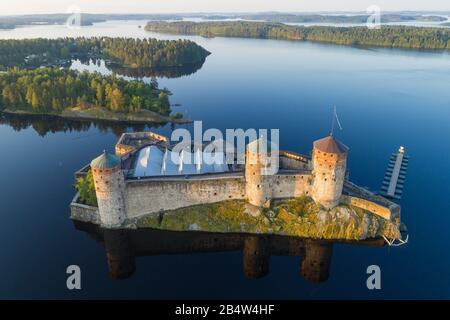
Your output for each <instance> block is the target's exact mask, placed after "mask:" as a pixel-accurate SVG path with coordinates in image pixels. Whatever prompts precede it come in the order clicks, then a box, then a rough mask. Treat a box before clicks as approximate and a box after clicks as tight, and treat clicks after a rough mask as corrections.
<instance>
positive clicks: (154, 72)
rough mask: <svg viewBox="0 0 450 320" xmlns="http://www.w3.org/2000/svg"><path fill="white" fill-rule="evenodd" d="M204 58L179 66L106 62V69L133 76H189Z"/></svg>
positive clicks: (198, 67) (195, 70)
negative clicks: (132, 66)
mask: <svg viewBox="0 0 450 320" xmlns="http://www.w3.org/2000/svg"><path fill="white" fill-rule="evenodd" d="M205 61H206V60H203V61H202V62H201V63H195V64H189V65H185V66H181V67H158V68H127V67H121V66H118V65H114V64H106V67H107V69H109V70H111V71H112V72H114V73H117V74H118V75H121V76H125V77H133V78H145V77H147V78H151V77H157V78H169V79H170V78H181V77H184V76H189V75H191V74H194V73H196V72H197V71H198V70H200V69H201V68H202V66H203V64H204V63H205Z"/></svg>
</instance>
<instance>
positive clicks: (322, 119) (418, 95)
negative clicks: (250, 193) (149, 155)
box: [0, 21, 450, 299]
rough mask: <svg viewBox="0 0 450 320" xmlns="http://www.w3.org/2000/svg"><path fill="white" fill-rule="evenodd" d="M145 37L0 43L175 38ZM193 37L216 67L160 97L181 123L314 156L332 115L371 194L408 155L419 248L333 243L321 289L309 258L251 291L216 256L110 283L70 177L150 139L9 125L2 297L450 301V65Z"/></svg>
mask: <svg viewBox="0 0 450 320" xmlns="http://www.w3.org/2000/svg"><path fill="white" fill-rule="evenodd" d="M138 25H144V22H141V21H131V22H108V23H102V24H97V25H95V26H92V27H86V28H83V29H81V30H68V29H66V28H65V27H61V26H45V27H41V26H40V27H29V28H21V29H16V30H11V31H1V32H0V38H24V37H61V36H78V35H85V36H95V35H109V36H133V37H144V36H155V37H158V38H167V39H173V38H178V37H174V36H166V35H155V34H146V33H145V32H144V31H143V30H142V29H139V28H138ZM188 38H189V39H193V40H195V41H197V42H198V43H199V44H200V45H202V46H204V47H205V48H206V49H208V50H209V51H210V52H212V55H211V56H209V57H208V59H207V61H206V62H205V64H204V65H203V67H202V68H201V69H200V70H198V71H197V72H196V73H194V74H192V75H189V76H184V77H181V78H176V79H167V78H163V79H160V84H161V85H162V86H166V87H167V88H169V89H170V90H171V91H172V92H173V94H174V95H173V97H172V103H180V104H182V106H181V107H174V111H180V112H183V113H184V114H185V115H186V116H187V117H189V118H192V119H196V120H203V126H204V128H210V127H215V128H219V129H226V128H243V129H246V128H280V136H281V137H280V143H281V147H282V148H283V149H290V150H295V151H298V152H303V153H308V152H309V150H310V149H311V143H312V141H313V140H314V139H317V138H320V137H323V136H324V135H326V134H327V133H328V130H329V126H330V110H331V106H332V105H334V104H336V105H337V106H338V111H339V115H340V119H341V122H342V125H343V129H344V130H343V131H341V132H339V133H338V135H339V138H340V139H341V140H342V141H344V142H345V143H346V144H347V145H348V146H349V147H350V148H351V151H350V152H351V153H350V159H349V170H350V176H351V179H352V181H354V182H356V183H358V184H360V185H363V186H368V187H369V188H371V189H372V190H377V189H378V188H379V187H380V185H381V181H382V179H383V176H384V171H385V168H386V165H387V161H388V157H389V155H390V153H391V152H393V151H394V150H396V149H397V148H398V147H399V146H400V145H404V146H405V147H406V150H407V153H409V155H410V156H411V161H410V166H409V169H408V177H407V184H406V186H405V193H404V197H403V200H402V201H401V204H402V213H403V221H404V222H405V223H406V225H407V226H408V229H409V233H410V242H409V244H408V245H407V246H404V247H401V248H386V247H384V248H379V247H367V246H351V245H343V244H334V245H333V253H332V259H331V265H330V270H329V278H328V280H327V281H324V282H322V283H320V284H316V283H312V282H310V281H308V280H307V279H305V278H304V277H302V276H301V275H300V271H299V270H300V267H299V266H300V258H299V257H296V256H290V257H288V256H283V255H281V256H272V257H271V258H270V273H269V274H267V275H266V276H265V277H263V278H261V279H259V280H254V279H249V278H248V277H246V275H245V272H243V267H242V265H243V260H244V259H243V253H242V251H241V250H235V251H221V250H219V249H218V250H215V251H214V252H209V253H201V252H194V253H192V254H188V253H187V252H178V253H176V254H173V252H161V253H160V254H158V255H151V256H149V255H145V254H144V255H139V256H138V257H136V259H135V267H136V272H135V273H134V275H133V276H132V277H130V278H128V279H127V280H122V281H118V280H113V279H112V278H111V276H110V274H109V271H108V264H107V259H106V254H105V249H104V247H103V246H102V245H101V244H100V243H99V241H96V240H95V239H94V237H95V235H94V234H92V233H89V232H83V231H81V230H78V229H77V228H76V227H75V226H74V225H73V223H72V222H71V220H70V219H69V208H68V204H69V203H70V201H71V199H72V197H73V195H74V189H73V187H72V184H73V172H74V171H75V170H77V169H78V168H80V167H81V166H83V165H84V164H86V163H87V162H88V161H90V160H91V159H92V158H93V157H95V156H96V155H98V154H99V153H100V152H101V151H102V150H103V149H104V148H105V147H106V148H107V149H108V150H111V151H112V150H113V146H114V143H115V142H116V139H117V137H118V135H119V134H120V133H121V132H123V131H125V130H142V129H143V128H131V127H127V126H124V125H111V124H108V123H98V124H90V123H79V122H73V121H69V122H67V121H62V120H54V119H53V120H51V119H42V118H34V119H31V120H26V121H23V120H21V119H16V118H12V119H11V118H8V119H2V120H1V121H0V150H1V151H0V153H1V159H2V166H0V200H1V202H0V203H1V207H0V208H1V209H0V212H1V217H2V223H1V224H0V243H1V245H0V246H1V251H2V255H1V257H2V258H1V260H0V298H50V297H51V298H141V297H142V298H144V297H145V298H293V299H305V298H355V299H357V298H369V299H376V298H386V299H392V298H450V274H449V269H450V268H449V267H450V251H449V250H448V245H449V241H448V230H449V226H450V215H449V213H450V200H449V199H450V198H449V191H450V187H449V178H450V157H449V154H450V143H449V137H450V126H449V125H448V122H449V119H450V90H449V85H450V56H449V55H448V54H445V53H429V52H413V51H401V50H386V49H360V48H351V47H340V46H331V45H320V44H311V43H295V42H288V41H271V40H251V39H223V38H215V39H205V38H201V37H188ZM146 129H148V128H146ZM172 129H173V128H171V127H170V126H163V127H156V128H151V130H155V131H157V132H161V133H164V134H170V131H171V130H172ZM97 240H98V239H97ZM100 242H101V241H100ZM169 253H172V254H169ZM71 264H77V265H79V266H80V267H81V269H82V286H83V290H82V291H81V292H71V291H68V290H67V289H66V286H65V285H66V274H65V270H66V267H67V266H68V265H71ZM371 264H377V265H379V266H380V267H381V270H382V290H381V291H378V292H373V291H369V290H367V288H366V278H367V275H366V268H367V266H369V265H371Z"/></svg>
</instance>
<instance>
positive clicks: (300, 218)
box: [135, 197, 399, 240]
mask: <svg viewBox="0 0 450 320" xmlns="http://www.w3.org/2000/svg"><path fill="white" fill-rule="evenodd" d="M248 206H250V205H249V204H247V203H246V202H245V201H243V200H231V201H224V202H220V203H214V204H206V205H199V206H192V207H188V208H182V209H178V210H172V211H167V212H165V213H164V218H163V220H162V222H161V224H160V223H159V219H158V217H157V215H148V216H145V217H141V218H138V219H137V220H136V221H135V223H136V225H137V227H138V228H155V229H162V230H174V231H186V230H200V231H208V232H224V233H227V232H238V233H239V232H242V233H270V234H280V235H289V236H298V237H304V238H315V239H343V240H362V239H370V238H378V237H381V236H382V235H385V236H387V237H389V238H392V237H398V236H399V231H398V224H396V223H392V222H390V221H387V220H384V219H383V218H381V217H378V216H376V215H374V214H372V213H370V212H368V211H365V210H363V209H359V208H354V207H350V206H346V205H342V206H338V207H337V208H335V209H333V210H329V211H328V210H321V209H320V208H319V206H318V205H317V204H316V203H314V201H313V200H312V199H311V198H309V197H301V198H295V199H290V200H283V201H280V200H278V201H274V202H273V203H272V206H271V207H270V208H267V209H261V211H260V215H259V216H257V217H253V216H251V215H250V214H249V213H248V212H247V210H246V208H247V207H248Z"/></svg>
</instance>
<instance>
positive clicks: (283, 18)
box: [202, 12, 447, 24]
mask: <svg viewBox="0 0 450 320" xmlns="http://www.w3.org/2000/svg"><path fill="white" fill-rule="evenodd" d="M369 17H370V16H369V15H367V14H314V13H311V14H299V13H281V12H266V13H248V14H238V13H236V14H226V15H223V14H220V15H207V16H203V17H202V18H203V19H205V20H225V19H242V20H254V21H266V22H281V23H335V24H339V23H366V21H367V19H368V18H369ZM446 20H447V18H445V17H442V16H439V15H424V14H406V13H386V14H382V15H381V23H397V22H412V21H419V22H424V21H426V22H442V21H446Z"/></svg>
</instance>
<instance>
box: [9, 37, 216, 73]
mask: <svg viewBox="0 0 450 320" xmlns="http://www.w3.org/2000/svg"><path fill="white" fill-rule="evenodd" d="M208 55H210V52H208V51H207V50H206V49H204V48H202V47H201V46H199V45H197V44H196V43H195V42H193V41H189V40H156V39H142V40H141V39H134V38H110V37H94V38H59V39H42V38H39V39H25V40H0V70H6V69H7V68H9V67H21V68H37V67H42V66H64V65H66V64H67V63H70V61H71V60H72V59H78V58H79V59H82V60H83V59H84V60H86V59H103V60H106V61H107V62H108V63H110V64H114V65H116V66H118V67H128V68H162V67H185V66H189V65H196V64H199V63H203V62H204V61H205V59H206V57H207V56H208Z"/></svg>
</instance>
